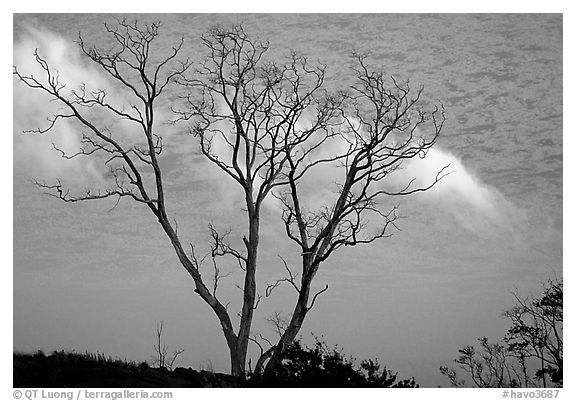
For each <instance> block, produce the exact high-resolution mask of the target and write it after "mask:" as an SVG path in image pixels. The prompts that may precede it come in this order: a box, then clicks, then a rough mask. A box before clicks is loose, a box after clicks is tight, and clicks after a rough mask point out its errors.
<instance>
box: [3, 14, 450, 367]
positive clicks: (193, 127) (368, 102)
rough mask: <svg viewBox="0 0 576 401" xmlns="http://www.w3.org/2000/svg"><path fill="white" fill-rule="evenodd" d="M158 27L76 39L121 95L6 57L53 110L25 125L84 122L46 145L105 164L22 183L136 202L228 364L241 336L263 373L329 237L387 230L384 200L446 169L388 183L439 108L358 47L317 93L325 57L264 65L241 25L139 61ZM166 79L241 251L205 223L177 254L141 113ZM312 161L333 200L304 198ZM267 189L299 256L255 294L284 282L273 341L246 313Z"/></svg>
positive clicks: (297, 321)
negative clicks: (69, 140) (200, 240)
mask: <svg viewBox="0 0 576 401" xmlns="http://www.w3.org/2000/svg"><path fill="white" fill-rule="evenodd" d="M159 28H160V24H159V23H153V24H147V25H141V24H140V25H139V24H138V23H136V22H134V23H129V22H127V21H125V20H122V21H118V22H117V24H115V25H114V26H110V25H106V24H105V29H106V31H107V33H108V34H109V35H110V36H111V38H112V40H113V41H114V43H115V46H113V47H112V48H110V49H103V48H99V47H96V46H88V45H87V44H86V43H85V41H84V40H83V38H82V37H81V36H80V38H79V45H80V49H81V51H82V53H83V54H84V55H85V56H86V57H87V58H88V59H89V60H90V61H91V62H92V63H94V64H95V65H96V66H98V67H99V68H100V69H101V70H102V71H104V72H105V73H106V74H107V75H108V76H109V77H111V78H113V80H114V81H115V82H116V83H117V84H118V86H119V87H120V88H122V89H123V90H124V92H126V93H127V94H128V95H129V96H128V95H127V97H126V99H128V100H126V101H125V102H124V103H123V104H121V105H118V104H117V102H114V101H111V100H110V99H109V96H108V92H107V91H106V90H104V89H101V88H98V89H97V90H90V89H88V88H86V86H85V85H81V86H80V87H79V88H76V89H72V90H67V89H66V88H65V86H64V85H63V84H62V83H61V82H60V78H59V75H58V72H57V71H55V70H54V69H53V68H51V67H50V65H49V64H48V62H47V61H46V60H45V59H44V58H42V56H41V55H40V54H39V53H38V52H37V51H36V53H35V59H36V62H37V63H38V65H39V66H40V67H41V68H42V71H43V72H44V77H43V79H40V78H37V77H35V76H33V75H25V74H22V73H21V72H20V71H19V70H18V69H17V67H14V75H15V76H16V77H17V78H18V79H19V81H21V82H23V83H24V84H26V85H27V86H28V87H30V88H32V89H36V90H40V91H43V92H45V93H47V94H49V95H50V96H51V98H52V99H54V100H56V101H57V102H58V103H59V104H60V105H61V106H62V108H63V110H64V111H62V112H60V113H57V114H55V115H54V116H53V117H51V118H50V119H49V124H48V126H47V127H45V128H38V129H36V130H34V132H36V133H46V132H48V131H50V130H52V129H54V128H55V127H56V125H57V123H58V122H59V121H61V120H71V121H74V122H75V123H76V124H77V126H79V127H81V128H83V129H84V132H83V133H82V134H81V143H82V147H81V149H80V150H79V151H78V152H76V153H73V154H69V153H66V152H65V151H63V150H62V149H59V148H57V147H56V146H55V149H56V150H57V151H58V152H60V154H61V156H62V157H65V158H76V157H92V158H97V157H103V159H101V160H103V164H104V166H105V168H106V169H107V175H106V178H107V183H108V187H107V188H105V189H97V188H91V189H87V190H84V191H81V192H75V191H73V190H72V189H71V188H70V187H68V186H67V185H66V183H63V182H61V180H56V181H55V182H51V183H46V182H40V181H36V184H37V185H38V186H39V187H41V188H43V189H45V190H47V191H48V192H49V193H50V194H52V195H53V196H56V197H57V198H59V199H61V200H63V201H65V202H78V201H86V200H98V199H103V198H109V197H116V198H117V201H120V200H121V199H124V198H130V199H132V200H134V201H136V202H139V203H142V204H144V205H146V206H147V207H148V209H149V210H150V211H151V212H152V213H153V214H154V216H156V218H157V220H158V223H159V224H160V226H161V227H162V230H163V231H164V232H165V233H166V235H167V236H168V238H169V239H170V242H171V244H172V247H173V248H174V251H175V253H176V255H177V257H178V260H179V261H180V263H181V264H182V266H183V267H184V269H185V270H186V271H187V272H188V273H189V275H190V276H191V278H192V280H193V282H194V285H195V292H196V293H198V295H199V296H200V297H201V298H202V299H203V300H204V301H205V302H206V303H207V304H208V305H209V306H210V307H211V309H212V310H213V312H214V313H215V315H216V317H217V318H218V320H219V322H220V325H221V327H222V330H223V333H224V337H225V339H226V343H227V345H228V348H229V351H230V361H231V373H232V374H233V375H235V376H241V375H244V373H245V369H246V359H247V352H248V345H249V343H250V342H253V343H254V344H255V345H256V346H257V347H258V349H259V350H260V351H261V352H260V357H259V360H258V361H257V363H256V367H255V370H256V371H257V372H263V371H264V372H265V373H267V374H270V373H272V372H273V371H274V370H275V369H276V367H277V366H278V363H279V362H280V360H281V358H282V355H283V352H284V350H285V349H286V348H287V347H288V346H289V345H290V344H292V343H293V341H294V340H295V338H296V335H297V334H298V332H299V330H300V328H301V327H302V324H303V322H304V319H305V317H306V316H307V314H308V313H309V311H310V310H311V309H312V308H313V306H314V304H315V302H316V301H317V299H318V297H319V296H320V295H321V294H323V293H324V292H325V291H326V290H327V289H328V285H325V286H323V287H319V288H315V287H313V279H314V277H315V276H316V273H317V272H318V269H319V267H320V265H321V264H322V263H324V262H325V261H327V260H328V258H330V257H331V256H332V255H333V254H334V252H335V251H337V250H339V249H340V248H342V247H346V246H356V245H359V244H370V243H372V242H374V241H376V240H379V239H381V238H385V237H388V236H390V235H391V232H390V229H391V228H393V227H395V224H396V222H397V219H398V217H399V215H398V205H397V204H396V203H394V204H391V205H390V204H389V205H386V204H385V202H386V201H392V200H393V199H394V198H397V197H401V196H404V195H410V194H413V193H416V192H421V191H426V190H429V189H430V188H432V187H433V186H434V185H435V184H436V183H437V182H438V181H439V180H440V179H441V178H442V177H443V176H444V175H445V174H447V172H446V168H447V167H448V166H446V167H444V168H443V169H442V170H440V171H439V172H438V174H437V175H436V177H435V179H433V180H432V182H429V183H425V184H424V185H420V184H419V185H416V182H415V180H410V181H408V182H404V183H402V184H401V185H398V184H397V183H396V185H393V184H392V183H389V180H388V178H389V177H390V176H391V175H393V174H394V172H395V171H397V170H398V169H400V168H401V167H402V164H403V162H405V161H406V160H409V159H413V158H418V157H425V155H426V153H427V151H428V150H429V149H430V148H431V147H432V146H433V145H434V144H435V142H436V140H437V138H438V136H439V135H440V132H441V130H442V127H443V123H444V121H445V116H444V109H443V107H438V106H433V107H432V108H431V109H430V110H426V108H425V107H424V106H423V104H422V103H423V102H422V101H421V96H422V93H423V87H417V88H412V87H411V86H410V84H409V83H408V82H401V81H399V80H398V79H396V78H395V77H393V76H391V77H388V76H386V75H385V74H384V73H383V72H379V71H376V70H374V69H373V68H372V67H371V66H370V65H369V64H368V62H367V58H366V57H365V56H364V55H358V54H356V55H354V57H353V58H354V62H355V68H354V70H353V74H354V75H355V83H354V84H352V85H351V86H350V87H348V88H345V89H342V90H339V91H335V92H330V91H328V90H327V89H325V82H324V81H325V71H326V66H324V65H320V64H315V63H312V62H310V61H309V60H308V59H307V58H306V57H303V56H301V55H299V54H297V53H296V52H291V53H290V54H289V55H288V57H287V58H286V59H285V60H284V61H276V60H275V59H272V58H271V57H268V50H269V43H268V42H263V41H260V40H256V39H252V38H250V37H249V35H247V34H246V33H245V31H244V29H243V28H242V27H241V26H234V27H231V28H221V27H216V28H213V29H211V30H210V31H209V32H207V33H206V34H205V35H204V36H202V38H201V41H202V44H203V47H204V49H205V52H206V55H205V58H204V59H203V60H202V61H199V62H197V63H194V64H193V63H192V62H191V61H190V60H185V61H178V60H177V56H179V55H180V53H181V52H182V49H183V43H184V40H183V39H182V40H180V41H179V42H178V43H177V44H176V45H175V46H174V47H173V48H172V49H171V51H170V52H169V54H168V55H167V56H165V57H164V58H161V57H160V58H159V57H153V55H154V56H156V53H155V52H156V51H160V50H157V49H156V48H153V46H152V44H153V41H154V40H155V39H156V37H157V36H158V32H159ZM175 82H176V83H178V84H179V88H180V91H181V92H182V93H183V94H182V95H181V97H180V100H181V102H179V104H178V105H177V104H172V111H173V112H174V113H175V117H174V119H173V122H174V123H175V124H177V126H183V125H186V128H187V129H188V130H189V132H190V133H191V134H192V135H193V136H194V137H195V138H197V140H198V143H199V148H200V152H201V153H202V154H203V155H204V157H206V158H207V160H209V161H210V162H211V163H212V164H213V165H215V166H216V167H217V168H219V169H220V170H221V171H223V172H224V173H225V174H226V175H227V176H228V177H229V178H230V180H231V182H232V183H236V185H238V186H239V187H240V188H241V189H242V191H243V194H244V206H245V209H244V210H245V213H246V217H247V226H246V231H245V233H244V234H242V235H241V239H242V246H241V247H235V246H233V245H232V244H233V242H232V241H231V240H230V237H231V235H232V233H231V232H230V231H222V230H219V229H218V228H216V227H214V226H212V225H211V226H209V235H210V240H211V251H210V253H209V254H208V255H206V256H200V255H198V252H197V250H196V248H195V246H194V245H193V244H191V246H190V250H189V251H188V252H187V251H186V250H185V248H184V246H183V242H182V239H181V237H180V235H179V234H178V230H177V225H176V222H175V220H174V219H173V218H171V216H170V215H169V212H168V208H167V206H166V199H165V191H166V190H167V185H166V182H165V180H164V177H163V175H162V169H161V167H160V164H159V161H158V156H159V155H160V153H161V152H162V150H163V148H164V137H163V135H162V133H161V129H160V128H159V127H158V124H157V122H156V118H155V117H156V114H157V107H158V104H159V101H160V99H163V100H165V99H167V96H166V94H167V91H168V90H169V89H172V84H173V83H175ZM95 111H96V112H97V113H96V114H95ZM113 119H116V120H123V121H127V122H128V123H130V124H132V125H133V126H135V127H137V128H138V129H139V131H140V133H141V135H140V137H139V138H138V139H134V138H133V137H125V136H124V135H123V133H122V132H113V131H112V130H111V129H110V126H109V124H108V123H109V122H110V120H113ZM420 128H422V129H420ZM323 166H332V167H333V168H334V169H335V170H336V171H337V172H338V176H339V177H338V178H337V179H336V180H335V182H334V184H333V185H334V187H333V188H334V191H333V197H332V198H331V199H330V198H327V199H325V202H324V204H323V205H322V206H320V207H311V206H310V205H307V203H306V202H305V198H306V196H307V194H306V193H305V191H304V190H303V189H302V183H303V181H304V180H305V179H306V178H307V177H309V176H311V175H312V174H314V172H315V171H316V170H318V169H319V168H321V167H323ZM270 197H273V198H275V199H276V200H277V201H278V202H279V203H280V205H281V216H280V217H281V219H282V221H283V223H284V227H285V233H286V236H287V238H288V239H289V240H290V241H292V242H293V243H295V244H296V245H297V246H298V248H299V255H298V256H299V257H300V259H301V267H300V268H299V271H298V272H296V270H295V268H294V267H291V266H289V264H288V263H287V262H286V260H285V259H284V258H282V257H281V261H282V264H283V266H284V268H285V270H286V272H287V276H286V277H283V278H280V279H278V280H277V281H275V282H274V283H271V284H268V285H266V287H265V288H264V291H263V293H264V295H265V296H270V295H272V293H273V292H274V290H275V289H276V288H277V287H278V286H279V285H282V284H288V285H290V287H291V288H293V289H294V291H295V293H296V300H295V303H294V306H293V310H292V313H291V314H290V316H288V317H287V318H278V317H279V315H278V314H276V317H277V318H276V319H274V318H271V319H269V320H270V321H272V322H273V324H274V325H275V328H276V329H277V334H278V336H279V338H278V340H277V341H275V342H272V341H270V340H268V339H265V338H264V337H263V336H262V335H259V334H256V333H254V332H253V331H252V322H253V317H254V311H255V310H256V308H257V307H258V304H259V302H260V300H261V299H262V293H261V292H259V291H258V286H257V270H258V267H259V266H258V252H259V246H260V222H261V209H262V204H263V202H264V201H265V200H266V199H267V198H270ZM207 258H208V260H210V261H211V262H212V266H213V268H214V277H213V285H212V286H208V285H207V283H206V281H205V279H204V278H203V277H202V276H201V274H200V270H201V265H202V263H203V262H204V261H205V260H206V259H207ZM222 258H232V259H233V260H235V261H236V262H237V265H238V267H239V269H241V271H242V274H243V276H244V279H243V283H242V285H241V286H240V288H241V290H242V293H243V298H242V303H241V305H240V306H239V307H240V308H239V309H240V312H239V317H240V319H239V324H238V327H237V328H236V327H235V326H234V324H233V320H232V318H231V314H230V313H231V311H230V310H229V303H226V302H225V301H223V300H221V299H220V294H218V293H217V289H218V285H219V283H220V282H221V279H223V278H224V277H225V274H223V272H222V269H221V268H220V267H219V266H220V264H219V263H220V261H221V260H222Z"/></svg>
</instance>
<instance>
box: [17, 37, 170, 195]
mask: <svg viewBox="0 0 576 401" xmlns="http://www.w3.org/2000/svg"><path fill="white" fill-rule="evenodd" d="M36 49H37V51H38V54H39V55H40V56H41V57H42V58H43V59H45V60H46V61H47V63H48V65H49V67H50V70H51V72H52V73H53V74H54V75H55V76H57V77H58V80H59V82H60V83H61V84H63V85H65V86H64V88H63V89H62V93H63V94H64V95H65V96H68V95H69V94H70V93H71V91H72V90H78V89H79V88H80V86H81V85H85V87H86V90H87V91H96V90H105V91H106V100H107V101H108V102H109V103H110V104H112V105H113V106H114V107H116V108H117V109H119V110H130V107H131V105H133V104H134V105H137V104H139V102H140V101H139V100H137V99H136V97H135V96H134V94H133V93H131V91H130V90H128V89H127V88H123V87H121V86H120V85H117V83H116V82H115V81H114V80H113V79H112V78H110V77H108V76H107V75H106V74H105V73H104V72H103V71H102V70H101V69H98V68H97V67H98V66H97V65H96V64H94V63H92V62H91V61H90V60H88V59H87V58H86V57H84V56H83V55H82V54H81V51H80V49H79V48H78V46H77V45H76V44H75V43H74V42H72V41H70V40H69V39H65V38H63V37H61V36H59V35H57V34H54V33H53V32H51V31H49V30H46V29H44V28H38V27H31V26H27V27H24V28H23V34H22V35H21V37H20V38H19V40H18V42H16V43H15V44H14V52H13V55H14V56H13V57H14V59H13V62H14V65H15V66H16V67H17V68H18V71H19V72H20V73H21V74H22V75H25V76H30V75H32V76H34V77H35V78H36V79H38V80H39V81H40V82H46V72H45V71H44V70H43V69H42V68H41V67H40V65H39V64H38V63H37V62H36V60H35V57H34V52H35V50H36ZM13 96H14V98H13V104H14V116H13V117H14V133H13V134H14V166H15V168H16V169H17V170H19V171H22V172H24V174H26V175H29V176H34V177H38V178H39V179H46V180H51V179H54V178H56V177H58V178H61V179H62V180H63V181H65V182H66V183H68V184H71V185H90V184H95V183H96V184H98V185H102V184H104V181H105V178H104V173H105V172H106V171H107V168H106V167H105V166H103V164H102V163H103V161H104V159H103V158H101V157H98V156H97V155H95V154H94V155H91V156H89V157H77V158H74V159H70V160H69V159H65V158H62V157H61V154H60V153H59V152H57V151H55V150H54V149H53V147H54V146H53V144H54V145H56V146H57V147H58V148H60V149H62V150H64V151H65V152H66V153H67V154H73V153H76V152H78V151H79V150H80V148H81V145H82V144H81V138H82V134H83V133H88V132H89V130H88V129H87V128H85V127H82V126H81V125H80V124H79V123H77V122H75V121H74V120H73V119H60V120H59V121H58V123H57V124H56V125H55V126H54V128H53V129H51V130H50V131H49V132H47V133H45V134H39V133H29V132H28V133H23V131H27V130H35V129H38V128H41V129H43V128H47V127H48V126H49V122H48V121H47V118H51V117H52V116H53V115H54V114H55V113H59V112H64V113H68V112H69V109H67V108H66V106H64V105H62V104H60V103H58V102H56V101H53V99H52V98H51V97H50V95H48V94H47V93H45V92H43V91H42V90H39V89H31V88H29V87H27V86H26V85H24V84H23V83H22V82H20V81H19V80H18V79H17V78H16V77H15V78H14V91H13ZM161 106H162V105H161ZM165 107H169V106H168V105H166V106H165ZM82 113H83V114H84V115H85V116H87V117H88V118H87V119H88V120H89V121H91V122H93V123H94V124H95V125H96V126H97V127H99V128H101V129H103V127H105V129H107V130H109V131H110V132H111V133H112V135H113V137H114V139H115V140H117V141H118V142H119V143H120V144H122V145H123V146H125V147H130V146H132V145H134V144H138V143H140V144H141V143H144V141H145V136H144V134H143V132H142V129H141V127H140V125H139V124H137V123H135V122H133V121H129V120H127V119H119V118H117V116H115V115H113V114H111V113H109V112H106V111H104V110H102V109H98V108H96V107H93V108H90V109H87V108H83V109H82ZM165 115H166V113H165V110H164V109H162V110H156V112H155V121H156V129H157V133H160V134H161V135H162V136H163V137H164V139H166V136H170V135H171V134H172V133H173V132H174V131H175V130H174V129H173V128H171V127H167V126H166V125H165V124H163V122H164V121H166V117H165ZM165 150H166V152H163V153H162V156H163V157H165V156H166V154H167V153H169V151H170V149H168V148H166V149H165Z"/></svg>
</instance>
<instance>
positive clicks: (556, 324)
mask: <svg viewBox="0 0 576 401" xmlns="http://www.w3.org/2000/svg"><path fill="white" fill-rule="evenodd" d="M514 299H515V301H516V305H515V306H514V307H512V308H511V309H509V310H507V311H505V312H504V316H505V317H506V318H508V319H510V320H511V322H512V326H511V327H510V328H509V329H508V332H507V334H506V336H505V337H504V340H503V341H504V342H503V343H489V342H488V339H487V338H486V337H482V338H480V339H478V341H479V342H480V347H481V350H480V351H477V350H476V349H475V348H474V347H473V346H470V345H467V346H465V347H463V348H462V349H460V350H459V351H458V352H459V353H460V356H459V357H458V358H457V359H455V360H454V362H456V364H457V365H458V366H460V368H462V369H463V370H464V371H465V372H466V373H467V374H468V376H469V377H470V379H471V380H472V382H473V384H474V386H475V387H536V386H539V387H547V386H548V384H549V383H550V382H551V383H553V384H554V385H555V386H562V385H563V344H564V343H563V339H562V329H563V284H562V280H561V279H550V280H548V281H547V282H546V283H545V284H544V285H543V294H542V296H541V297H540V298H536V299H534V298H532V297H528V298H523V297H521V296H520V295H519V294H518V293H515V294H514ZM535 366H536V368H535V369H534V367H535ZM531 370H534V372H533V373H530V371H531ZM440 372H441V373H442V374H443V375H445V376H446V377H448V379H449V380H450V382H451V384H452V385H453V386H455V387H462V386H464V385H465V384H466V383H465V381H464V380H461V379H459V378H458V375H457V373H456V370H455V369H451V368H448V367H446V366H442V367H441V368H440Z"/></svg>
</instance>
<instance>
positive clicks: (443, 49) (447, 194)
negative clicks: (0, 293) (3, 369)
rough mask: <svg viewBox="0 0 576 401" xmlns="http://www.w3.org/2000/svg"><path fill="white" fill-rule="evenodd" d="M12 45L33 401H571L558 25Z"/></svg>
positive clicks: (339, 26) (493, 20)
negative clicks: (341, 396) (246, 391)
mask: <svg viewBox="0 0 576 401" xmlns="http://www.w3.org/2000/svg"><path fill="white" fill-rule="evenodd" d="M12 19H13V21H12V22H13V177H12V179H13V186H12V187H13V194H12V200H13V210H12V213H13V216H12V217H13V224H12V229H13V233H12V240H13V263H12V271H13V281H12V286H13V296H12V301H13V306H12V310H13V322H12V324H13V328H12V331H13V344H12V347H13V350H12V352H13V366H12V372H13V383H12V385H13V387H14V393H13V395H14V397H15V398H17V393H18V394H20V395H21V396H23V395H24V394H28V393H26V392H24V391H25V389H32V388H38V389H43V390H42V391H43V392H44V393H42V394H47V397H48V398H63V397H65V396H66V395H67V394H68V393H67V392H65V391H62V392H58V391H59V390H57V389H64V388H66V389H68V390H70V388H75V389H98V388H107V389H127V390H126V391H141V392H142V393H137V394H136V398H138V397H140V398H145V397H147V393H145V392H144V391H145V389H150V388H163V389H167V388H175V389H176V388H198V387H232V388H316V387H318V388H342V387H351V388H402V389H405V388H412V389H414V388H428V389H431V388H434V389H436V388H439V387H441V388H499V389H505V390H501V391H500V392H499V393H493V394H494V396H495V399H497V398H500V394H501V397H503V398H507V397H509V398H528V397H532V398H534V397H536V398H556V397H557V396H558V391H561V389H562V388H563V386H564V381H563V377H564V375H563V344H564V341H563V339H564V336H563V321H564V319H563V272H564V266H563V257H564V254H563V228H564V219H563V143H564V142H563V47H564V43H563V41H564V38H563V29H564V24H565V21H564V15H563V14H562V13H439V14H432V13H400V14H396V13H394V14H392V13H331V10H330V8H329V7H327V8H326V10H325V11H324V12H322V13H232V12H229V13H213V14H205V13H141V14H128V13H125V14H119V13H114V14H113V13H102V14H93V13H81V14H80V13H50V14H33V13H15V14H13V15H12ZM568 117H569V116H568ZM137 389H141V390H137ZM521 389H532V390H531V391H533V392H534V391H536V392H538V393H529V392H521V391H522V390H521ZM11 391H12V390H11ZM29 391H31V390H29ZM391 391H392V390H391ZM410 391H413V390H403V391H402V394H406V392H408V393H410ZM416 391H418V390H416ZM462 391H465V390H462ZM502 391H503V392H502ZM39 394H40V393H39ZM69 394H71V395H73V396H74V399H88V398H90V397H89V395H88V392H86V393H80V392H78V393H75V392H74V393H72V392H71V393H69ZM76 394H78V396H79V397H80V398H76ZM95 394H96V395H97V396H98V397H104V395H102V394H104V393H102V394H100V393H95ZM125 394H128V393H125ZM150 394H152V393H150ZM159 394H160V396H159V397H160V398H162V397H161V396H162V394H164V393H159ZM191 394H192V393H191ZM384 394H386V393H384ZM490 394H492V393H490ZM530 394H532V395H530ZM538 394H540V396H538ZM108 395H110V394H108ZM516 395H518V397H515V396H516ZM380 396H382V395H379V397H380ZM43 397H44V396H43ZM83 397H85V398H83ZM150 397H152V395H151V396H150ZM23 398H28V399H33V398H29V397H28V395H26V397H24V396H23ZM125 398H126V395H125ZM128 398H130V397H128ZM183 399H184V398H183ZM186 399H189V398H188V397H186Z"/></svg>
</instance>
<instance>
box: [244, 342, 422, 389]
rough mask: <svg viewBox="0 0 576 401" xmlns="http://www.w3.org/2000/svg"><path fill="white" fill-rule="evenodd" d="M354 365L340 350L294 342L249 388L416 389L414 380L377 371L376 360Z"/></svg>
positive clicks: (253, 378)
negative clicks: (305, 345) (269, 372)
mask: <svg viewBox="0 0 576 401" xmlns="http://www.w3.org/2000/svg"><path fill="white" fill-rule="evenodd" d="M354 362H355V361H354V359H353V358H350V357H347V356H346V355H344V354H343V352H342V350H339V349H336V348H334V349H331V350H330V349H328V347H327V346H326V343H325V342H324V341H323V340H320V339H316V342H315V344H314V346H313V347H311V348H310V347H304V346H303V345H302V343H301V342H300V341H295V342H294V343H292V344H291V345H290V346H289V347H288V348H287V349H286V351H285V352H284V355H283V359H282V363H281V364H280V365H279V366H278V368H277V369H276V371H275V372H274V373H273V374H272V375H270V376H266V377H261V376H252V377H251V378H250V380H249V384H250V385H254V386H259V387H394V388H415V387H418V384H416V382H415V381H414V378H411V379H404V380H399V381H397V373H393V372H392V371H391V370H388V369H386V367H384V368H381V367H380V363H379V362H378V360H377V359H374V360H372V359H368V360H364V361H362V363H360V367H359V368H358V367H356V366H355V365H354Z"/></svg>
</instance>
